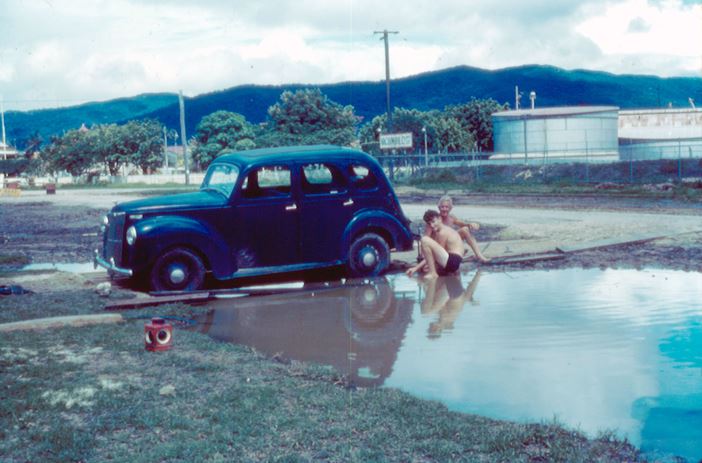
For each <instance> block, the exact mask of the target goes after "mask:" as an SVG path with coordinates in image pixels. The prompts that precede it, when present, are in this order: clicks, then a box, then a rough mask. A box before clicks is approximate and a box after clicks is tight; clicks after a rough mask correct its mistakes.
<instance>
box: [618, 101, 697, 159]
mask: <svg viewBox="0 0 702 463" xmlns="http://www.w3.org/2000/svg"><path fill="white" fill-rule="evenodd" d="M619 152H620V156H621V158H622V159H623V160H630V159H633V160H644V159H678V158H700V157H702V109H698V108H680V109H673V108H667V109H638V110H623V111H619Z"/></svg>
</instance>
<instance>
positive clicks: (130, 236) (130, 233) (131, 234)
mask: <svg viewBox="0 0 702 463" xmlns="http://www.w3.org/2000/svg"><path fill="white" fill-rule="evenodd" d="M136 239H137V232H136V228H134V225H132V226H131V227H129V228H127V244H128V245H130V246H132V245H133V244H134V243H135V242H136Z"/></svg>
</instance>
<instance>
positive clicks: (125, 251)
mask: <svg viewBox="0 0 702 463" xmlns="http://www.w3.org/2000/svg"><path fill="white" fill-rule="evenodd" d="M409 224H410V221H409V220H408V219H407V218H406V217H405V215H404V214H403V212H402V209H401V208H400V204H399V203H398V201H397V197H396V196H395V193H394V192H393V190H392V187H391V186H390V184H389V183H388V180H387V178H386V177H385V174H384V173H383V171H382V169H381V167H380V165H379V164H378V162H377V161H376V160H375V159H373V158H372V157H371V156H369V155H367V154H365V153H363V152H360V151H356V150H352V149H349V148H343V147H339V146H328V145H319V146H298V147H284V148H272V149H257V150H250V151H241V152H233V153H230V154H225V155H221V156H219V157H217V158H216V159H215V160H214V161H213V162H212V164H210V166H209V168H208V170H207V173H206V175H205V178H204V180H203V182H202V185H201V186H200V190H199V191H197V192H193V193H183V194H177V195H170V196H161V197H154V198H147V199H140V200H136V201H129V202H125V203H121V204H118V205H116V206H115V207H113V208H112V210H111V211H110V212H109V213H108V214H107V216H106V217H105V218H104V220H103V229H104V231H103V245H102V250H99V249H96V250H95V264H96V266H97V265H100V266H102V267H104V268H106V269H107V270H108V272H109V273H110V274H118V275H124V276H129V277H132V278H136V279H138V280H142V281H145V282H148V283H149V286H150V287H151V288H152V289H154V290H157V291H164V290H195V289H198V288H200V287H201V286H202V285H203V283H204V281H205V275H206V273H207V272H209V273H211V275H212V277H213V278H214V279H216V280H230V279H236V278H243V277H254V276H260V275H269V274H274V273H284V272H297V271H304V270H311V269H318V268H323V267H331V266H341V265H344V266H346V268H347V269H348V273H349V274H350V275H351V276H373V275H378V274H380V273H382V272H383V271H385V270H386V269H387V267H388V265H389V262H390V251H391V250H393V249H394V250H399V251H403V250H408V249H411V248H412V243H413V236H412V233H411V231H410V228H409Z"/></svg>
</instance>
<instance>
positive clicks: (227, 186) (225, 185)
mask: <svg viewBox="0 0 702 463" xmlns="http://www.w3.org/2000/svg"><path fill="white" fill-rule="evenodd" d="M237 177H239V168H238V167H237V166H235V165H232V164H214V165H211V166H210V168H209V169H207V175H205V179H204V180H203V181H202V185H201V186H200V189H201V190H215V191H218V192H220V193H222V194H223V195H224V196H226V197H229V195H230V194H231V193H232V190H233V189H234V184H235V183H236V179H237Z"/></svg>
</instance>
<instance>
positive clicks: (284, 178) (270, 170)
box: [241, 165, 291, 199]
mask: <svg viewBox="0 0 702 463" xmlns="http://www.w3.org/2000/svg"><path fill="white" fill-rule="evenodd" d="M290 178H291V177H290V168H289V167H287V166H275V165H274V166H263V167H259V168H258V169H255V170H253V171H251V172H249V174H248V175H247V176H246V178H245V179H244V182H243V183H242V185H241V192H242V195H243V196H244V197H245V198H250V199H252V198H273V197H288V196H290V184H291V183H290Z"/></svg>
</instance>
